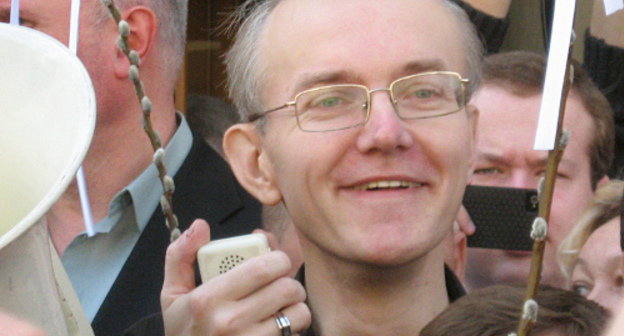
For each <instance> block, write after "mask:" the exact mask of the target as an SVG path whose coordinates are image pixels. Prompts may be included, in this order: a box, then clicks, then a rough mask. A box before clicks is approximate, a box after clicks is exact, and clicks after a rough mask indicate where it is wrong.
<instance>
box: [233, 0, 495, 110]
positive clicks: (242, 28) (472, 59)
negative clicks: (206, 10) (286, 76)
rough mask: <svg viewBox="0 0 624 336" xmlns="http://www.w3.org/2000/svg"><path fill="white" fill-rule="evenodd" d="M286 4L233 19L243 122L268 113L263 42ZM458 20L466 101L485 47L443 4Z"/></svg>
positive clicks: (252, 1)
mask: <svg viewBox="0 0 624 336" xmlns="http://www.w3.org/2000/svg"><path fill="white" fill-rule="evenodd" d="M281 1H283V0H264V1H260V2H259V1H258V0H247V1H246V2H245V3H244V4H243V5H242V6H241V7H239V8H238V10H237V11H236V12H235V13H234V14H233V16H232V26H231V27H235V26H239V30H238V32H237V34H236V37H235V39H234V43H233V45H232V47H231V48H230V50H229V51H228V52H227V54H226V55H225V65H226V69H227V77H228V78H227V79H228V93H229V96H230V99H232V100H233V102H234V104H235V105H236V108H237V110H238V113H239V116H240V119H241V121H242V122H247V121H249V115H250V114H252V113H256V112H260V111H263V110H266V109H267V107H266V106H263V104H262V100H261V95H262V88H263V84H264V82H265V80H266V78H267V74H268V72H269V70H270V69H266V67H263V66H262V65H261V64H260V53H261V48H260V40H261V38H260V37H261V35H262V32H263V31H264V28H265V24H266V21H267V18H268V17H269V15H270V14H271V12H272V11H273V9H274V8H275V7H276V6H277V5H278V4H279V3H280V2H281ZM441 2H442V3H443V4H444V5H445V6H446V7H447V8H448V9H449V12H450V13H451V14H452V15H453V16H454V17H455V18H456V19H457V23H458V27H457V29H459V32H460V34H462V36H463V39H464V40H465V48H466V62H467V63H466V68H467V71H468V72H469V73H468V74H467V76H468V78H469V79H470V83H469V85H468V88H467V91H466V92H467V97H466V100H469V99H470V96H471V95H472V93H473V92H474V91H475V90H476V88H477V87H478V85H479V82H480V74H481V63H482V59H483V44H482V42H481V40H480V39H479V38H478V35H477V32H476V30H475V27H474V25H473V24H472V22H471V21H470V19H469V18H468V16H467V15H466V13H465V12H464V10H463V9H462V8H461V7H459V6H457V5H456V4H455V3H453V2H451V1H448V0H442V1H441Z"/></svg>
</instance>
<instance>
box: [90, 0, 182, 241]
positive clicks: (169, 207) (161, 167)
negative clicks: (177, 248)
mask: <svg viewBox="0 0 624 336" xmlns="http://www.w3.org/2000/svg"><path fill="white" fill-rule="evenodd" d="M102 3H103V4H104V6H106V8H108V11H109V13H110V15H111V16H112V17H113V19H114V20H115V22H116V23H117V27H118V29H119V35H120V37H119V41H118V47H119V49H120V50H121V51H122V52H123V53H124V54H125V55H126V56H127V57H128V60H130V67H129V70H128V74H129V77H130V80H131V81H132V83H133V84H134V90H135V92H136V95H137V98H138V99H139V104H140V105H141V111H142V113H143V115H142V122H143V129H144V130H145V133H147V136H148V137H149V139H150V143H151V144H152V148H153V149H154V158H153V159H154V164H155V165H156V168H157V169H158V177H159V179H160V182H161V184H162V187H163V195H162V197H161V199H160V206H161V208H162V211H163V214H164V216H165V220H166V225H167V228H168V229H169V232H170V235H171V236H170V237H171V241H174V240H176V239H177V238H178V237H179V236H180V229H178V218H177V217H176V215H175V214H174V213H173V191H174V189H175V186H174V183H173V179H172V178H171V176H169V175H167V168H166V167H165V163H164V155H165V150H164V149H163V147H162V142H161V141H160V136H159V135H158V133H157V132H156V131H155V130H154V128H153V127H152V120H151V117H150V115H151V112H152V102H151V101H150V99H149V98H148V97H147V96H146V95H145V90H144V88H143V83H142V82H141V79H140V77H139V67H140V63H141V58H140V57H139V54H138V53H137V52H136V51H134V50H132V49H131V48H130V45H129V43H128V36H129V35H130V26H129V25H128V22H126V21H124V20H122V18H121V14H120V12H119V9H118V8H117V7H116V6H115V4H114V3H113V0H102Z"/></svg>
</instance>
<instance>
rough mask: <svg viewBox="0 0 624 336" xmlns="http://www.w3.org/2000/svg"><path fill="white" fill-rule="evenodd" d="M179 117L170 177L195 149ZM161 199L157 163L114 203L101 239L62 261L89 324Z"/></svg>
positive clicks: (100, 227) (79, 244)
mask: <svg viewBox="0 0 624 336" xmlns="http://www.w3.org/2000/svg"><path fill="white" fill-rule="evenodd" d="M178 116H179V118H180V120H181V121H180V125H179V126H178V129H177V130H176V132H175V134H174V135H173V138H171V141H170V142H169V144H168V145H167V148H165V158H164V162H165V166H166V167H167V174H168V175H170V176H174V175H175V173H176V172H177V171H178V169H179V168H180V166H181V165H182V163H183V162H184V159H186V156H187V155H188V153H189V151H190V150H191V145H192V143H193V135H192V134H191V130H190V128H189V126H188V123H187V122H186V119H184V117H183V116H182V115H181V114H179V113H178ZM146 136H147V135H146ZM88 183H89V181H87V184H88ZM161 195H162V185H161V183H160V180H159V179H158V170H157V169H156V166H155V165H154V164H153V163H152V164H151V165H150V166H149V167H148V168H147V169H146V170H145V171H144V172H143V173H141V175H139V177H137V178H136V179H135V180H134V181H132V183H130V185H128V186H127V187H126V188H124V189H123V190H121V191H120V192H119V193H117V195H115V197H113V199H112V200H111V202H110V205H109V209H108V215H107V216H106V217H105V218H104V219H102V220H101V221H99V222H97V223H96V224H95V232H96V235H95V236H93V237H88V236H87V234H86V232H82V233H80V234H79V235H78V236H76V237H75V238H74V240H73V241H72V242H71V244H69V246H68V247H67V249H66V250H65V253H64V254H63V257H62V258H61V260H62V261H63V265H64V266H65V269H66V270H67V274H68V275H69V278H70V279H71V282H72V285H73V286H74V289H75V290H76V293H77V294H78V298H79V299H80V303H81V304H82V307H83V308H84V311H85V314H86V315H87V318H88V319H89V321H93V319H94V318H95V315H96V313H97V312H98V310H99V309H100V306H101V305H102V302H104V298H106V295H107V294H108V292H109V290H110V289H111V287H112V285H113V283H114V282H115V279H116V278H117V276H118V275H119V272H120V271H121V268H122V267H123V265H124V263H125V262H126V260H127V259H128V256H130V252H131V251H132V249H133V248H134V245H135V244H136V242H137V241H138V240H139V236H140V235H141V233H142V232H143V229H144V228H145V226H146V225H147V223H148V221H149V220H150V218H151V216H152V214H153V213H154V210H156V207H157V206H158V204H159V202H160V196H161ZM163 225H164V224H163Z"/></svg>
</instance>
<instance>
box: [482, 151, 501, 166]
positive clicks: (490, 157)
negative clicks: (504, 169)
mask: <svg viewBox="0 0 624 336" xmlns="http://www.w3.org/2000/svg"><path fill="white" fill-rule="evenodd" d="M477 160H478V161H487V162H489V163H494V164H499V165H504V164H505V163H506V160H505V157H504V156H503V155H502V154H499V153H495V152H483V151H479V152H478V153H477Z"/></svg>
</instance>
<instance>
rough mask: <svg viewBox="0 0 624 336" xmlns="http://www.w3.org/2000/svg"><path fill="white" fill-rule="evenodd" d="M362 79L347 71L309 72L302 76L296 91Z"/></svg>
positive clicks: (353, 82) (352, 82)
mask: <svg viewBox="0 0 624 336" xmlns="http://www.w3.org/2000/svg"><path fill="white" fill-rule="evenodd" d="M360 82H361V79H360V78H359V77H357V76H353V75H351V74H349V73H348V72H346V71H329V72H320V73H309V74H304V75H303V76H301V79H300V80H298V81H297V83H296V84H295V86H294V89H295V92H300V91H303V90H306V89H309V88H312V87H315V86H319V85H329V84H337V83H340V84H357V83H360Z"/></svg>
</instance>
